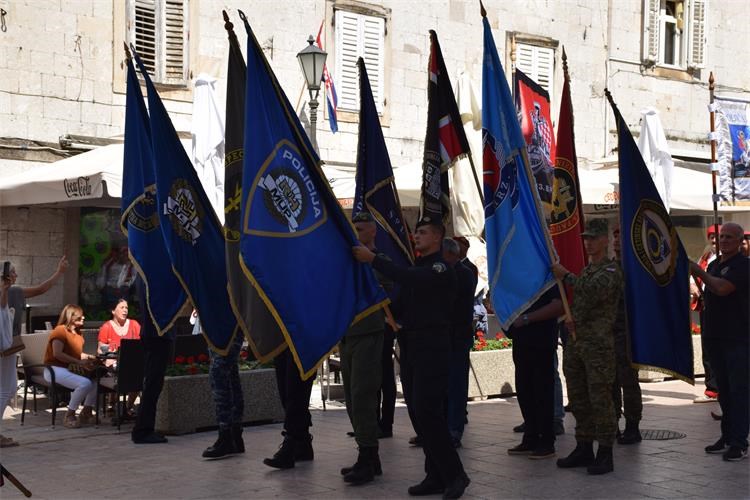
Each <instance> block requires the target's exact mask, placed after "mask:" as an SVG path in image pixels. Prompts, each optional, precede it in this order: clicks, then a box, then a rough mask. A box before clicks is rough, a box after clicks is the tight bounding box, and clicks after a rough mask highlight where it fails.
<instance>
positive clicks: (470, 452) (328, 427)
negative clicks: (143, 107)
mask: <svg viewBox="0 0 750 500" xmlns="http://www.w3.org/2000/svg"><path fill="white" fill-rule="evenodd" d="M642 388H643V395H644V403H645V408H644V415H645V416H644V421H643V423H642V428H645V429H664V430H671V431H677V432H681V433H684V434H686V437H685V438H683V439H678V440H668V441H643V443H641V444H639V445H634V446H627V447H626V446H616V448H615V472H614V473H612V474H607V475H604V476H598V477H592V476H588V475H587V474H586V472H585V470H560V469H558V468H557V467H556V466H555V461H554V460H542V461H533V460H529V459H527V458H525V457H511V456H509V455H507V453H506V450H507V449H508V448H510V447H511V446H513V445H515V444H517V442H518V440H519V438H520V435H517V434H516V435H514V434H513V432H512V430H511V428H512V427H513V426H514V425H516V424H518V423H520V421H521V418H520V411H519V408H518V404H517V402H516V400H515V398H512V399H495V400H489V401H482V402H474V403H471V404H470V407H469V425H468V426H467V428H466V435H465V437H464V447H463V448H462V449H461V450H460V454H461V458H462V460H463V461H464V465H465V468H466V471H467V473H468V474H469V476H470V477H471V480H472V482H471V485H470V486H469V488H468V489H467V491H466V495H465V497H464V498H493V499H494V498H711V499H715V498H748V497H749V496H750V479H749V472H750V467H748V466H749V465H750V461H749V460H745V461H743V462H739V463H729V462H723V461H722V460H721V456H717V455H706V454H705V453H704V452H703V447H704V446H705V445H707V444H710V443H712V442H713V441H715V439H716V438H717V437H718V435H719V431H718V429H719V423H718V422H716V421H714V420H712V418H711V416H710V414H709V412H710V411H711V410H714V411H718V405H717V404H715V403H710V404H693V402H692V401H693V398H694V396H695V395H696V394H699V393H700V391H702V390H703V386H702V383H700V384H699V385H698V386H696V387H695V388H693V387H691V386H689V385H687V384H685V383H683V382H662V383H652V384H642ZM314 398H315V400H316V402H317V404H316V406H317V407H319V406H320V405H319V403H320V400H319V397H318V396H316V395H314ZM396 411H397V413H396V427H395V429H394V430H395V432H394V434H395V435H394V437H393V438H392V439H386V440H381V444H380V446H381V449H380V450H381V451H380V454H381V457H382V460H383V470H384V475H383V476H382V477H380V478H377V479H376V481H375V482H374V483H371V484H369V485H367V486H363V487H352V486H347V485H346V484H345V483H344V482H343V481H342V479H341V476H340V475H339V472H338V470H339V468H340V467H341V466H344V465H350V463H352V462H353V461H354V458H355V456H356V449H355V444H354V440H353V439H352V438H348V437H347V436H346V434H345V433H346V431H347V430H349V429H350V427H349V423H348V420H347V416H346V412H345V411H344V410H343V409H342V408H341V407H340V406H337V407H333V408H332V407H331V405H329V406H328V410H327V411H325V412H324V411H322V410H321V409H316V410H315V411H314V412H313V421H314V427H313V429H312V432H313V434H314V436H315V438H314V442H313V444H314V446H315V453H316V456H315V461H314V462H310V463H303V464H301V465H299V466H298V467H297V468H295V469H292V470H289V471H276V470H272V469H269V468H268V467H266V466H264V465H263V464H262V459H263V457H266V456H270V455H271V454H272V453H273V452H274V451H275V450H276V447H277V446H278V444H279V442H280V438H281V436H280V434H279V433H280V431H281V426H280V425H279V424H274V425H265V426H258V427H248V428H246V429H245V434H244V437H245V443H246V447H247V453H246V454H245V455H244V456H241V457H237V458H231V459H227V460H221V461H214V462H206V461H203V460H201V458H200V454H201V452H202V451H203V449H204V448H205V447H206V446H208V445H210V444H212V443H213V440H214V439H215V436H216V435H215V433H214V432H204V433H198V434H191V435H186V436H174V437H170V438H169V443H168V444H165V445H134V444H133V443H132V442H131V441H130V439H129V432H128V430H129V427H125V428H123V432H122V433H121V434H117V431H116V428H115V427H111V426H109V425H102V426H100V427H99V428H92V427H89V428H83V429H65V428H63V427H62V426H58V427H57V428H55V429H54V430H53V429H50V428H49V415H48V414H47V413H40V414H39V415H37V416H35V417H32V418H29V419H27V423H26V425H25V426H24V427H20V425H19V418H18V417H17V414H14V413H13V412H11V411H10V410H9V411H8V412H7V413H6V416H5V419H4V420H3V433H4V434H6V435H10V436H13V437H14V438H16V439H18V440H19V441H21V442H22V445H21V446H20V447H17V448H10V449H3V450H2V456H1V458H2V464H3V465H4V466H5V467H6V468H8V469H9V470H10V471H11V472H12V473H13V474H15V475H16V477H17V478H18V479H19V480H21V481H22V482H24V483H25V484H26V486H27V487H28V488H29V489H30V490H31V491H32V493H33V495H34V498H76V499H82V498H326V499H332V498H389V499H390V498H405V497H407V494H406V488H407V487H408V486H410V485H412V484H414V483H417V482H419V481H420V480H421V479H422V477H423V472H422V470H423V469H422V466H423V454H422V451H421V449H419V448H412V447H410V446H409V445H408V444H407V439H408V438H409V437H410V436H411V435H412V430H411V428H410V425H409V422H408V417H407V415H406V408H404V407H403V406H399V407H398V408H397V410H396ZM566 429H567V431H568V433H567V434H565V435H564V436H562V437H561V438H560V439H559V440H558V442H557V449H558V454H559V455H563V454H567V453H568V452H569V451H570V450H571V449H572V448H573V447H574V442H575V440H574V438H573V418H572V416H571V415H570V414H569V415H568V416H567V417H566ZM0 496H2V498H3V499H11V498H22V497H21V494H20V493H19V492H18V491H17V490H16V489H15V488H14V487H13V486H12V485H10V484H9V483H8V482H6V484H5V486H4V487H3V488H2V490H0Z"/></svg>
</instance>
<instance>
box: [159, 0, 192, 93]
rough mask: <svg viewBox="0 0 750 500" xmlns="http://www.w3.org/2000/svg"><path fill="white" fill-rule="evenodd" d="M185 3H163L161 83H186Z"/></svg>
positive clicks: (175, 1) (186, 39)
mask: <svg viewBox="0 0 750 500" xmlns="http://www.w3.org/2000/svg"><path fill="white" fill-rule="evenodd" d="M186 4H187V2H185V1H184V0H166V1H165V3H164V23H163V24H162V26H163V27H164V37H163V40H164V46H163V47H164V50H163V54H162V58H161V59H162V61H163V63H164V66H163V68H164V73H163V80H162V81H163V82H164V83H174V84H184V83H185V82H186V81H187V71H186V70H187V64H185V63H186V61H187V58H186V55H187V47H188V45H187V41H188V37H187V36H186V34H187V30H186V29H185V27H186V26H187V22H186V21H187V5H186Z"/></svg>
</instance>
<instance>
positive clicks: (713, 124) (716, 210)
mask: <svg viewBox="0 0 750 500" xmlns="http://www.w3.org/2000/svg"><path fill="white" fill-rule="evenodd" d="M715 88H716V82H715V81H714V72H713V71H712V72H711V74H710V75H709V77H708V95H709V103H710V104H711V105H712V106H710V108H709V110H710V111H709V113H708V114H709V118H710V121H711V136H712V138H711V186H712V189H713V193H712V197H711V200H712V202H713V208H714V246H715V247H716V249H715V252H716V258H717V259H718V258H719V197H718V195H717V194H716V177H717V170H716V167H715V165H716V162H717V158H716V139H715V138H713V134H714V132H715V130H716V118H715V115H716V112H715V111H714V109H713V103H714V89H715Z"/></svg>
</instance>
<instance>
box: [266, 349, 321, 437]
mask: <svg viewBox="0 0 750 500" xmlns="http://www.w3.org/2000/svg"><path fill="white" fill-rule="evenodd" d="M274 368H275V369H276V384H277V385H278V387H279V397H280V398H281V406H283V407H284V430H285V431H286V433H287V434H288V435H289V436H291V437H293V438H295V439H303V438H305V437H307V436H308V435H309V434H310V427H312V417H311V416H310V393H311V392H312V386H313V382H315V377H310V378H309V379H307V380H302V378H301V377H300V375H299V370H298V369H297V365H296V364H294V358H293V357H292V353H291V351H290V350H289V349H286V350H284V352H282V353H281V354H279V355H278V356H276V358H274Z"/></svg>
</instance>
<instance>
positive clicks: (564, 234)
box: [549, 49, 586, 275]
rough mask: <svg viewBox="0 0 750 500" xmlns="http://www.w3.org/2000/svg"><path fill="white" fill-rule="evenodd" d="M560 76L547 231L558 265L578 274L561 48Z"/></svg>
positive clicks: (579, 216) (578, 216)
mask: <svg viewBox="0 0 750 500" xmlns="http://www.w3.org/2000/svg"><path fill="white" fill-rule="evenodd" d="M563 73H564V75H565V82H564V83H563V91H562V100H561V102H560V119H559V120H557V151H556V153H557V154H556V155H555V178H554V183H553V185H552V213H551V216H550V225H549V232H550V236H552V242H553V243H554V245H555V249H556V250H557V254H558V255H559V256H560V264H562V265H563V266H564V267H565V269H567V270H569V271H570V272H572V273H573V274H576V275H577V274H580V272H581V269H583V268H584V267H585V266H586V253H585V252H584V249H583V239H582V238H581V233H582V232H583V203H582V202H581V190H580V185H579V183H578V160H577V156H576V144H575V133H574V127H573V101H572V100H571V98H570V78H569V77H568V66H567V58H566V56H565V49H563Z"/></svg>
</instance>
